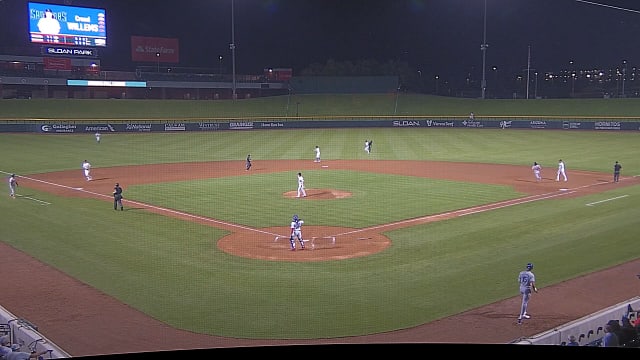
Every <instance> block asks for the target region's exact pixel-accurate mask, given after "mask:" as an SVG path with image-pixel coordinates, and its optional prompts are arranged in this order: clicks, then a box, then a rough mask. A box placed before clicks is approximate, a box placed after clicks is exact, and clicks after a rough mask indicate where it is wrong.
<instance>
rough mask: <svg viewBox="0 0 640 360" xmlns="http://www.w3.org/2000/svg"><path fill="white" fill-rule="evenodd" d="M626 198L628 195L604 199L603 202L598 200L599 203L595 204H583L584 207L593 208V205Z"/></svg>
mask: <svg viewBox="0 0 640 360" xmlns="http://www.w3.org/2000/svg"><path fill="white" fill-rule="evenodd" d="M627 196H629V195H622V196H616V197H614V198H610V199H604V200H600V201H596V202H592V203H588V204H585V205H587V206H593V205H595V204H600V203H603V202H607V201H611V200H618V199H622V198H626V197H627Z"/></svg>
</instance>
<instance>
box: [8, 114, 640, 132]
mask: <svg viewBox="0 0 640 360" xmlns="http://www.w3.org/2000/svg"><path fill="white" fill-rule="evenodd" d="M371 127H378V128H466V129H538V130H539V129H552V130H568V131H571V130H601V131H620V130H625V131H640V122H638V121H614V120H611V119H602V120H593V121H577V120H575V119H572V120H564V119H544V120H542V119H536V118H530V119H527V120H522V119H505V118H501V119H488V120H468V119H454V118H451V119H449V118H446V119H445V118H418V117H391V118H385V119H380V118H377V117H358V118H347V119H331V120H323V119H317V118H316V119H308V120H287V121H283V120H282V119H278V118H274V119H264V118H261V119H260V120H259V121H250V120H238V121H230V120H225V121H219V120H216V119H210V120H207V119H204V120H201V121H198V122H184V121H180V120H176V121H164V122H158V121H141V120H137V121H130V122H126V120H123V121H118V120H109V121H100V120H66V121H50V120H32V121H25V120H5V121H4V122H3V123H0V132H8V133H10V132H29V133H43V134H64V133H80V134H82V133H95V132H101V133H105V134H106V133H132V132H180V131H220V130H265V129H331V128H371Z"/></svg>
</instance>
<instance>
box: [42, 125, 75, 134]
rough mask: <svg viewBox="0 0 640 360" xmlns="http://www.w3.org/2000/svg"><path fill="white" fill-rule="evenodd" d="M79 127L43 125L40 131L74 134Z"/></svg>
mask: <svg viewBox="0 0 640 360" xmlns="http://www.w3.org/2000/svg"><path fill="white" fill-rule="evenodd" d="M76 128H77V126H76V125H73V124H53V125H42V126H40V129H41V130H42V132H54V133H72V132H75V130H76Z"/></svg>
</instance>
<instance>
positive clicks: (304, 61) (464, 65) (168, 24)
mask: <svg viewBox="0 0 640 360" xmlns="http://www.w3.org/2000/svg"><path fill="white" fill-rule="evenodd" d="M233 1H234V7H233V8H234V12H233V13H234V16H233V20H234V24H235V26H234V28H235V35H234V38H235V44H236V72H237V73H243V74H260V73H262V71H263V69H264V68H269V67H272V68H278V67H285V68H286V67H291V68H293V69H294V74H296V71H300V70H302V69H303V68H305V67H307V66H308V65H310V64H312V63H321V64H324V63H326V62H327V60H329V59H333V60H336V61H346V60H350V61H358V60H362V59H376V60H378V61H380V62H387V61H389V60H399V61H406V62H407V63H409V64H410V66H412V67H414V68H416V69H418V70H420V71H421V73H422V74H424V75H425V76H429V77H433V76H434V75H440V76H441V77H446V76H465V74H467V73H471V74H475V75H474V76H475V77H476V78H477V77H479V76H480V74H481V72H482V51H481V50H480V45H481V44H482V43H483V34H484V30H483V29H484V19H485V17H484V14H485V13H484V5H485V0H387V1H378V0H233ZM39 2H44V3H52V4H65V3H66V4H69V5H76V6H86V7H95V8H104V9H106V14H107V32H108V47H107V49H101V50H100V59H101V62H102V68H103V69H105V70H130V69H133V68H135V65H136V64H133V63H131V61H130V59H131V57H130V56H131V55H130V36H131V35H140V36H154V37H172V38H178V39H179V42H180V64H179V66H183V67H204V68H211V69H218V68H219V65H220V63H219V56H220V55H222V56H223V64H222V65H223V66H224V67H225V68H226V69H227V71H230V69H231V51H230V50H229V43H230V42H231V37H232V34H231V28H232V26H231V20H232V16H231V3H232V0H180V1H174V0H57V1H44V0H43V1H39ZM26 3H27V1H26V0H0V15H1V17H0V18H1V19H2V21H0V40H1V43H2V46H0V53H2V54H6V53H10V54H17V51H19V50H20V49H21V47H30V48H33V47H37V45H28V43H27V41H28V32H27V15H26V7H27V6H26ZM598 4H606V5H609V6H602V5H598ZM486 5H487V12H486V43H487V44H488V45H489V47H488V49H487V51H486V68H485V69H487V70H486V71H490V70H489V69H491V68H492V67H493V66H496V68H497V69H498V71H500V72H501V73H518V72H520V73H521V72H522V71H523V69H526V68H527V62H528V54H529V49H530V54H531V57H530V68H534V69H536V70H537V71H539V72H545V71H558V70H560V69H567V68H570V67H575V68H611V67H616V66H619V65H620V64H621V63H622V61H623V60H626V61H627V62H628V64H629V66H630V67H634V66H636V65H637V64H638V63H640V53H639V52H640V50H639V49H640V46H638V45H640V1H636V0H626V1H622V0H602V1H593V2H590V3H589V2H583V1H576V0H486ZM616 7H618V8H616Z"/></svg>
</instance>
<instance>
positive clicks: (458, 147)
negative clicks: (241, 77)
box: [0, 97, 640, 356]
mask: <svg viewBox="0 0 640 360" xmlns="http://www.w3.org/2000/svg"><path fill="white" fill-rule="evenodd" d="M251 101H253V100H243V101H240V102H238V103H237V104H232V105H231V106H235V107H236V111H237V113H238V114H240V116H245V117H246V118H250V117H251V116H261V115H262V114H260V113H258V110H239V109H238V107H240V106H243V105H245V102H248V104H247V106H248V109H258V108H259V107H258V106H256V104H254V103H251ZM257 101H258V102H259V103H260V106H262V107H263V108H269V106H273V107H274V108H276V109H279V110H278V111H283V110H282V107H283V106H286V105H284V104H286V103H287V99H286V97H285V98H278V99H273V101H274V103H275V104H272V105H267V103H266V101H267V100H265V99H259V100H257ZM313 101H314V100H313V99H312V98H305V104H306V105H305V106H306V109H309V108H313V109H316V108H318V109H319V108H322V107H323V106H324V107H330V106H328V104H327V101H328V100H327V98H321V99H319V100H318V104H315V103H314V104H311V103H312V102H313ZM369 101H372V103H380V101H376V100H375V99H374V100H367V99H356V98H351V99H350V100H349V101H346V102H345V103H350V104H351V110H350V111H357V109H356V110H353V107H354V106H353V105H354V104H359V106H360V104H361V106H362V108H364V109H370V108H371V107H372V106H374V105H371V106H368V104H369ZM386 101H387V105H389V104H392V103H393V102H394V101H397V99H393V98H388V99H386ZM424 101H427V100H426V99H425V100H424ZM429 101H433V99H429ZM177 103H180V102H177ZM110 104H114V103H113V102H111V103H110ZM115 104H118V103H115ZM192 104H193V103H192ZM196 104H197V102H196ZM435 104H437V102H430V106H431V107H430V110H429V111H433V113H434V114H436V113H437V114H440V115H442V114H445V115H446V114H451V115H459V114H466V113H468V109H477V108H478V107H479V106H481V105H479V104H478V103H475V102H474V103H473V104H465V105H464V106H468V108H465V107H461V106H460V104H454V105H450V104H449V105H447V106H454V107H453V108H446V107H445V108H436V107H435ZM554 104H556V102H554ZM568 104H569V105H566V106H565V107H564V108H563V109H565V110H564V112H563V113H557V115H561V116H568V117H581V116H587V115H585V114H584V113H583V111H584V107H579V106H576V110H575V111H574V112H572V111H571V108H572V106H573V105H575V103H574V102H570V103H568ZM628 104H629V107H630V108H631V110H628V112H625V111H624V110H620V109H616V112H617V113H616V116H621V117H625V116H630V115H629V114H630V113H633V111H634V110H633V109H634V108H635V107H636V106H637V105H638V102H637V101H636V100H629V102H628ZM3 105H4V102H3ZM19 105H23V104H19ZM52 106H58V105H52ZM182 106H184V105H182V104H181V103H180V104H177V105H176V108H178V109H179V110H177V111H176V112H175V113H167V111H164V112H162V115H158V116H152V118H153V119H159V120H160V121H163V120H162V119H167V118H170V119H174V120H175V121H181V120H182V121H188V120H187V119H188V118H192V117H194V116H195V117H200V116H204V114H203V113H204V112H206V111H205V110H204V109H200V108H196V109H192V110H191V113H188V114H186V115H185V114H184V111H183V109H181V107H182ZM376 106H378V105H376ZM394 106H397V104H394ZM412 106H413V105H412ZM482 106H485V105H482ZM493 106H494V107H495V109H501V108H502V107H503V106H502V103H494V104H493ZM553 106H557V105H553ZM19 107H20V106H17V105H15V103H11V104H10V105H9V106H8V107H7V108H6V109H11V111H10V112H11V114H10V115H9V110H7V113H4V115H6V116H9V117H22V119H23V120H24V121H41V119H40V117H41V116H42V115H43V114H41V113H40V112H41V111H42V109H41V106H37V107H34V110H33V112H34V113H32V114H30V115H24V113H21V114H22V115H20V111H23V110H19V109H18V108H19ZM111 107H112V108H113V109H112V111H113V112H112V113H109V114H105V113H104V112H101V113H100V118H108V119H124V118H133V119H134V120H135V119H136V118H138V119H143V118H144V119H148V117H145V116H149V115H140V114H145V113H146V112H145V111H144V110H145V109H138V108H136V107H131V108H127V109H129V112H122V111H121V112H118V110H119V106H111ZM347 107H348V106H346V105H345V108H347ZM550 107H552V106H551V105H548V104H547V106H545V105H544V104H543V105H542V106H540V109H544V111H548V110H549V108H550ZM386 108H389V106H386ZM399 108H400V111H399V112H402V110H403V104H402V102H401V103H400V107H399ZM407 108H411V106H409V105H407ZM559 108H560V107H559ZM594 108H595V107H594ZM131 109H135V110H131ZM151 109H155V108H154V106H152V105H149V111H150V112H153V111H155V110H153V111H152V110H151ZM566 109H568V110H566ZM61 111H62V110H61ZM68 111H69V112H68V113H66V114H60V113H58V114H59V115H57V117H56V118H59V119H63V121H72V120H70V119H77V118H78V117H76V114H75V113H74V110H73V109H69V110H68ZM105 111H106V110H105ZM132 111H135V114H134V113H132ZM207 111H208V110H207ZM231 111H232V110H224V111H222V110H221V111H220V113H222V114H223V116H222V117H221V118H224V119H227V118H228V117H230V116H232V114H231ZM380 111H383V110H380ZM384 111H387V110H384ZM413 111H414V110H411V112H413ZM415 111H417V110H415ZM486 111H490V109H487V110H486ZM511 111H513V110H511ZM527 111H529V112H531V111H534V110H530V109H528V110H527ZM138 112H139V113H138ZM497 112H498V110H496V113H489V114H491V115H497V116H502V115H505V114H501V113H497ZM478 114H481V112H480V111H477V110H476V117H478ZM520 114H521V113H520ZM270 115H272V114H270ZM317 115H322V114H316V116H317ZM329 115H333V114H329ZM367 115H370V114H367ZM382 115H389V114H388V113H385V114H382ZM530 115H541V116H547V115H553V114H548V113H545V114H537V113H536V114H530ZM597 115H599V116H601V114H597ZM78 116H79V115H78ZM210 116H213V115H210ZM349 116H356V114H353V113H350V114H349ZM213 117H214V118H215V116H213ZM86 118H87V117H86V116H85V117H84V119H86ZM89 118H93V117H89ZM7 121H8V120H7ZM154 121H155V120H154ZM367 139H372V140H373V148H372V152H371V153H370V154H367V153H366V152H365V151H364V150H363V144H364V141H365V140H367ZM639 140H640V133H638V132H620V131H618V132H615V131H611V132H600V131H560V130H558V131H554V130H512V129H500V130H498V129H495V130H493V129H480V130H478V129H433V128H420V129H415V128H412V129H382V128H357V129H351V128H350V129H322V130H317V129H306V130H260V131H258V130H250V131H220V132H207V133H171V134H164V133H163V134H160V133H147V134H110V133H109V134H103V136H102V139H101V141H100V143H97V142H96V140H95V138H94V136H93V134H86V135H85V134H82V135H80V134H74V135H41V134H9V133H2V134H0V153H2V154H3V161H2V165H1V166H0V172H2V174H4V175H7V176H8V174H11V173H15V174H16V175H17V178H18V182H19V187H18V191H17V192H18V196H17V197H16V198H15V199H13V198H10V197H9V196H4V197H3V198H2V199H3V200H2V201H0V213H2V214H3V215H2V216H1V217H0V241H1V242H2V244H0V249H1V251H2V252H3V254H5V257H10V259H9V260H7V261H5V262H3V263H2V264H1V265H0V271H2V272H3V274H11V275H7V277H8V279H9V280H11V281H12V283H13V284H14V286H15V287H16V291H15V292H2V293H1V294H0V304H2V305H3V306H5V307H6V308H7V309H8V310H10V311H12V312H13V313H16V314H18V315H19V316H21V317H25V318H27V319H29V320H30V321H31V322H33V323H35V324H37V325H39V327H40V328H41V330H42V332H43V333H44V334H45V335H46V336H47V337H49V338H50V339H52V340H53V341H55V342H56V343H57V344H58V345H59V346H61V347H62V348H64V349H65V350H67V351H68V352H69V353H71V354H73V355H77V356H82V355H94V354H103V353H110V352H112V351H113V348H114V347H115V346H116V344H117V348H118V349H120V351H121V352H140V351H158V350H174V349H183V348H208V347H231V346H246V345H249V346H251V345H263V344H264V345H271V344H276V345H278V344H279V345H282V344H307V343H309V344H310V343H335V342H338V343H342V342H381V343H385V342H406V341H408V342H422V343H429V342H454V343H456V342H471V343H506V342H509V341H511V340H513V339H517V338H519V337H521V336H525V335H532V334H535V333H537V332H541V331H544V330H547V329H549V328H553V326H558V325H560V324H562V323H565V322H568V321H571V320H573V319H576V318H578V317H580V316H584V315H586V314H588V313H589V312H592V311H595V310H597V309H598V308H602V307H606V306H609V305H613V304H614V303H616V302H618V301H622V300H624V299H627V298H629V297H631V296H633V295H629V293H632V292H633V291H634V290H635V289H634V288H635V286H634V285H637V284H635V283H633V281H634V280H635V281H637V279H636V271H637V269H636V268H635V267H636V266H637V265H638V259H639V257H638V254H637V251H635V247H636V242H637V238H638V235H639V234H640V232H639V230H638V228H637V219H638V218H640V186H639V185H640V177H639V176H637V175H640V170H638V169H640V147H638V143H639ZM316 145H317V146H319V147H320V149H321V153H322V161H321V162H320V163H315V162H314V161H313V160H314V157H315V152H314V148H315V146H316ZM247 154H251V156H252V158H253V166H252V168H251V169H250V170H249V171H247V170H245V167H244V159H245V158H246V156H247ZM84 159H88V160H89V161H90V162H91V164H92V165H93V168H92V176H93V181H90V182H87V181H85V179H84V177H83V175H82V171H81V169H80V163H81V162H82V160H84ZM559 159H562V160H564V162H565V163H566V167H567V175H568V178H569V180H568V181H567V182H562V181H561V182H556V172H555V171H556V165H557V162H558V160H559ZM534 161H537V162H538V163H540V164H541V165H542V168H543V170H542V175H543V181H542V182H536V181H535V178H534V176H533V174H532V171H531V165H532V164H533V162H534ZM615 161H619V162H620V163H621V164H622V166H623V170H622V177H621V181H620V182H619V183H613V182H612V179H613V175H612V169H613V163H614V162H615ZM298 172H301V173H302V174H303V175H304V178H305V185H306V188H307V193H308V196H307V197H306V198H296V197H295V191H296V188H297V181H296V174H297V173H298ZM116 182H119V183H120V184H121V185H122V186H123V188H124V207H125V211H114V210H113V204H112V202H113V199H112V196H111V191H112V189H113V186H114V184H115V183H116ZM293 214H297V215H298V216H299V217H300V218H302V219H303V220H304V221H305V222H304V225H303V227H302V233H303V236H304V237H305V239H306V240H307V243H308V244H312V245H313V246H312V247H311V248H310V247H307V249H306V250H305V251H290V250H289V239H288V234H289V231H290V230H289V223H290V221H291V217H292V215H293ZM528 262H533V263H534V264H535V271H534V272H535V273H536V277H537V280H538V281H537V283H538V287H539V288H540V293H539V294H537V296H535V297H534V298H533V299H532V302H531V305H530V311H531V312H532V315H533V319H532V320H531V321H529V322H527V323H525V325H523V326H522V327H515V326H514V325H513V324H514V323H515V318H516V316H517V314H518V311H519V301H520V298H519V297H518V292H517V290H518V287H517V282H516V278H517V274H518V272H519V271H520V270H522V268H523V267H524V265H525V264H526V263H528ZM621 268H622V269H623V270H624V271H623V272H622V274H621V275H620V274H617V273H614V272H613V269H621ZM603 274H604V275H603ZM587 276H600V278H598V281H597V283H593V282H589V281H586V282H584V283H581V284H582V287H578V288H575V287H571V286H569V285H570V284H572V281H573V282H574V283H575V282H576V281H580V279H584V278H585V277H587ZM603 276H604V278H603ZM572 279H573V280H572ZM585 284H590V286H592V287H595V289H594V290H590V291H593V292H587V291H586V290H587V289H586V288H585V286H587V285H585ZM609 288H612V289H613V290H607V289H609ZM546 289H547V291H546ZM545 291H546V294H545ZM604 293H607V294H609V295H610V296H612V298H610V297H607V296H605V295H603V296H602V298H600V295H596V294H604ZM18 294H19V295H18ZM25 295H26V296H25ZM634 295H635V294H634ZM595 296H598V299H590V298H589V297H595ZM567 302H569V303H567ZM486 306H490V309H491V310H490V311H488V312H486V311H485V312H483V311H479V310H478V309H483V307H484V309H487V308H486ZM470 311H471V312H473V311H477V313H476V315H478V314H480V315H478V317H479V319H477V320H478V321H480V322H481V323H482V325H478V326H477V327H476V331H475V332H472V333H471V335H469V333H468V332H467V333H463V334H460V333H458V334H457V335H456V331H455V329H454V330H451V331H440V332H436V331H429V330H424V328H423V330H420V331H418V332H413V333H412V331H413V330H414V329H417V328H419V327H421V326H427V325H428V324H435V323H438V324H440V325H442V324H445V321H446V320H445V319H449V318H451V317H455V316H457V315H460V314H464V313H467V312H470ZM470 318H474V319H475V317H470ZM440 330H442V329H440ZM139 332H145V335H144V336H142V335H141V334H139ZM106 334H109V335H106ZM445 335H446V336H445ZM403 336H404V337H403ZM447 336H448V337H447ZM456 336H465V338H461V337H456ZM98 337H100V338H101V341H100V342H98V341H95V339H96V338H98ZM176 339H177V341H178V343H176V342H175V340H176Z"/></svg>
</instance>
